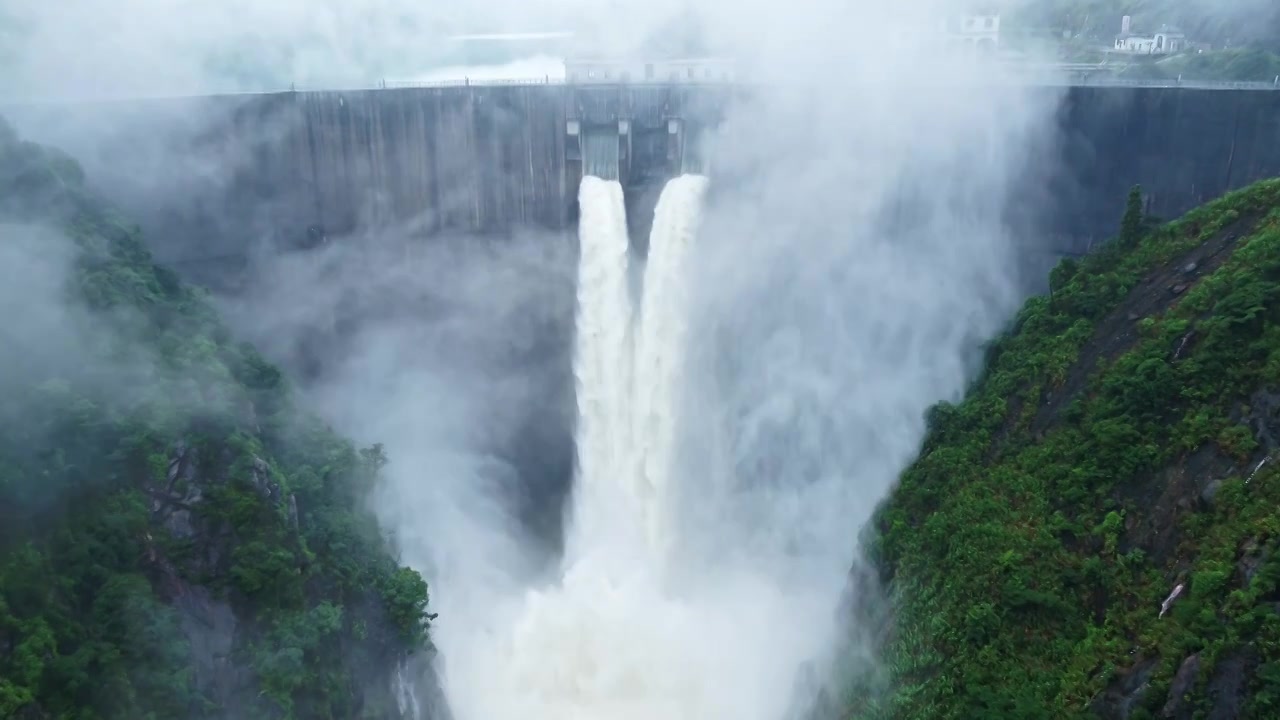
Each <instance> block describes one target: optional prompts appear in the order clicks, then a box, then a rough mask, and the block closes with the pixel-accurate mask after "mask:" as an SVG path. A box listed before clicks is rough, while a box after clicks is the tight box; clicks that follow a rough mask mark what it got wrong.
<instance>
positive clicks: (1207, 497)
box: [1200, 480, 1222, 505]
mask: <svg viewBox="0 0 1280 720" xmlns="http://www.w3.org/2000/svg"><path fill="white" fill-rule="evenodd" d="M1221 489H1222V480H1210V481H1209V484H1208V485H1205V486H1204V489H1203V490H1201V491H1200V499H1201V500H1203V501H1204V502H1205V504H1206V505H1212V504H1213V499H1214V498H1215V497H1217V496H1218V491H1219V490H1221Z"/></svg>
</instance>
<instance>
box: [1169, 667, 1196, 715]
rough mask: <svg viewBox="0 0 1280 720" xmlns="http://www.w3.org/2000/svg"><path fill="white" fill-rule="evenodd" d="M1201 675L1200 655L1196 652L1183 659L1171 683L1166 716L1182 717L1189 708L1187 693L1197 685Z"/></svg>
mask: <svg viewBox="0 0 1280 720" xmlns="http://www.w3.org/2000/svg"><path fill="white" fill-rule="evenodd" d="M1199 677H1200V655H1199V654H1195V655H1192V656H1190V657H1188V658H1187V659H1186V660H1183V661H1182V665H1181V666H1179V667H1178V672H1177V674H1176V675H1174V676H1173V682H1172V683H1171V684H1170V685H1169V699H1168V700H1167V701H1166V702H1165V704H1164V710H1163V715H1164V717H1167V718H1176V717H1181V716H1182V715H1184V714H1185V713H1186V712H1187V710H1189V707H1188V703H1187V702H1186V695H1187V693H1189V692H1191V690H1192V688H1194V687H1195V686H1196V680H1197V679H1198V678H1199Z"/></svg>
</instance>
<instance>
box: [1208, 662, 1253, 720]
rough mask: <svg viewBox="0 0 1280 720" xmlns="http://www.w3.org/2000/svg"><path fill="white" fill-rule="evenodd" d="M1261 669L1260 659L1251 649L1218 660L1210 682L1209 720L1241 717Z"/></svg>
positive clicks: (1227, 719) (1230, 719)
mask: <svg viewBox="0 0 1280 720" xmlns="http://www.w3.org/2000/svg"><path fill="white" fill-rule="evenodd" d="M1257 667H1258V656H1257V653H1256V652H1255V651H1254V650H1253V649H1252V648H1244V649H1242V650H1236V651H1234V652H1231V653H1228V654H1227V656H1226V657H1224V658H1221V659H1219V660H1218V663H1217V666H1216V667H1215V668H1214V670H1213V677H1211V678H1210V679H1209V688H1208V693H1209V697H1210V698H1211V700H1212V703H1213V704H1212V707H1211V708H1210V710H1209V720H1235V719H1236V718H1239V717H1241V713H1242V711H1243V710H1244V705H1245V701H1246V699H1247V696H1246V692H1247V690H1248V687H1247V686H1248V684H1249V679H1250V678H1251V677H1252V676H1253V673H1254V671H1255V670H1256V669H1257Z"/></svg>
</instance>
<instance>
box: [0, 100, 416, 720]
mask: <svg viewBox="0 0 1280 720" xmlns="http://www.w3.org/2000/svg"><path fill="white" fill-rule="evenodd" d="M82 182H83V173H82V172H81V171H80V169H79V167H78V166H77V165H76V163H75V162H74V161H73V160H71V159H70V158H68V157H66V156H65V155H63V154H61V153H59V152H57V151H55V150H52V149H49V148H45V147H41V146H38V145H34V144H30V143H24V142H21V141H19V140H18V139H17V138H16V137H15V136H14V134H13V132H12V131H11V130H9V129H8V128H7V127H6V126H4V125H3V123H0V223H5V224H4V225H0V243H16V242H17V238H19V237H22V238H26V239H30V238H33V237H34V238H38V239H39V241H40V242H42V243H45V245H44V246H42V247H41V250H42V252H40V253H38V254H37V259H47V258H58V257H62V256H65V257H66V258H67V262H66V263H64V264H65V266H66V267H65V268H62V269H63V270H65V273H64V274H65V277H64V278H63V279H62V281H60V282H59V284H57V285H56V287H57V291H58V292H57V295H56V296H55V297H53V298H40V297H33V298H32V299H31V306H30V307H12V306H9V307H6V308H5V313H6V314H8V317H6V318H4V319H3V320H0V339H3V342H0V374H3V377H0V389H3V391H4V393H5V396H4V403H3V405H0V428H2V429H0V717H5V718H11V717H12V718H30V719H33V720H34V719H39V718H54V717H57V718H75V719H79V720H93V719H99V718H102V719H106V718H121V719H128V720H145V719H146V718H156V719H157V720H159V719H166V720H167V719H170V718H188V717H193V718H194V717H201V716H205V715H208V716H214V715H216V716H218V717H222V716H224V715H230V716H234V717H243V718H258V717H263V718H303V717H305V718H373V717H392V716H394V712H393V708H392V705H391V700H392V699H391V698H390V697H389V681H388V680H387V678H389V669H390V668H393V667H394V666H395V663H396V662H397V661H398V659H399V658H401V657H403V656H404V655H405V654H408V653H411V652H414V651H416V650H419V649H423V648H425V647H427V644H428V643H427V629H428V620H429V616H428V615H427V614H426V604H427V587H426V584H425V583H424V582H423V580H422V579H421V577H419V576H418V575H417V573H415V572H413V571H411V570H407V569H404V568H401V567H398V566H397V564H396V563H395V562H394V561H393V559H392V558H391V556H390V554H389V552H388V548H387V545H386V542H385V540H384V539H383V537H382V536H381V534H380V533H379V531H378V529H377V526H376V524H375V521H374V518H373V517H372V516H371V515H370V514H369V513H368V512H367V511H366V510H365V509H364V504H363V500H364V498H365V497H366V496H367V494H368V492H369V490H370V488H371V486H372V484H373V483H374V482H375V480H376V476H377V472H378V470H379V468H381V467H382V466H383V465H384V464H385V463H386V462H387V459H386V457H385V456H384V455H383V453H382V449H381V448H380V447H374V448H369V449H366V450H361V451H357V449H356V448H354V447H352V446H351V445H350V444H349V443H348V442H346V441H344V440H343V439H341V438H339V437H337V436H336V435H334V434H333V433H332V432H331V431H329V430H328V429H327V428H326V427H324V426H323V425H322V424H320V423H319V422H318V421H317V420H315V419H314V418H312V417H309V416H307V415H306V414H305V413H302V412H300V411H299V410H297V409H296V408H295V406H294V403H293V400H292V398H291V394H290V391H289V388H288V387H287V383H286V382H285V380H284V378H283V377H282V375H281V373H280V372H279V371H278V370H277V369H276V368H274V367H272V366H271V365H270V364H268V363H267V362H265V361H264V360H263V359H262V358H261V357H259V355H258V354H257V353H256V352H254V350H253V349H252V348H251V347H248V346H247V345H244V344H240V343H237V342H235V341H234V340H233V338H232V337H231V336H230V334H229V333H228V331H227V329H226V328H225V327H224V326H223V325H222V324H221V323H220V322H219V320H218V318H217V317H216V315H215V313H214V312H213V310H212V309H211V307H210V305H209V304H208V302H206V300H205V298H204V297H203V296H202V294H201V293H200V292H198V291H196V290H194V289H192V288H190V287H187V286H185V285H183V284H182V283H181V282H179V281H178V279H177V278H176V276H174V275H173V274H172V273H171V272H170V271H168V270H166V269H164V268H162V267H158V266H156V265H155V264H153V263H152V261H151V257H150V255H149V254H148V252H147V251H146V249H145V248H144V246H143V244H142V242H141V239H140V237H139V231H138V229H137V228H136V227H133V226H130V225H128V224H126V223H124V222H123V221H122V220H121V219H119V218H118V217H116V215H115V214H114V213H113V212H112V211H111V210H110V209H109V208H107V207H106V206H105V205H103V204H102V203H101V202H100V201H98V200H97V199H95V198H94V197H92V196H91V195H89V194H88V193H87V192H86V191H85V190H84V189H83V187H82ZM0 249H4V248H3V246H0ZM45 250H47V252H45ZM55 265H57V263H56V262H55V261H53V260H50V261H49V262H47V263H44V264H43V265H42V264H39V263H37V264H34V265H33V266H32V267H36V268H42V267H46V266H49V267H53V266H55ZM5 271H7V272H8V273H9V274H8V275H6V276H5V278H6V279H5V280H4V282H6V283H11V285H10V289H11V288H12V287H13V285H12V283H24V282H28V281H32V282H34V281H33V280H32V279H31V278H28V277H25V276H24V274H23V268H14V267H7V268H5ZM28 274H29V272H28ZM55 305H56V306H59V313H54V314H52V315H49V314H48V313H46V312H45V311H46V310H48V309H49V308H48V307H47V306H55ZM32 315H41V317H43V318H44V320H42V322H46V326H42V327H40V328H39V330H40V332H39V333H37V334H34V335H31V337H37V338H45V339H47V342H41V343H34V344H33V343H28V344H27V345H21V344H15V343H13V342H12V338H13V337H14V335H13V334H12V333H13V332H16V330H15V328H19V327H20V326H21V322H22V321H23V320H24V319H26V320H30V316H32ZM46 316H47V317H46ZM49 317H52V318H53V321H51V322H48V318H49ZM19 336H20V334H19ZM36 345H43V347H37V346H36Z"/></svg>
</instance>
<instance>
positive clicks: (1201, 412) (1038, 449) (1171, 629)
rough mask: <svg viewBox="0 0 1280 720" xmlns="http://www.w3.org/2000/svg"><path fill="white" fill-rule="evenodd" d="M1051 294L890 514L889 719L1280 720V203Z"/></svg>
mask: <svg viewBox="0 0 1280 720" xmlns="http://www.w3.org/2000/svg"><path fill="white" fill-rule="evenodd" d="M1131 207H1133V209H1134V210H1135V211H1136V209H1137V207H1136V204H1134V205H1132V206H1131ZM1051 286H1052V293H1051V294H1050V295H1049V296H1046V297H1039V298H1035V299H1033V300H1031V301H1030V302H1028V303H1027V305H1026V307H1025V308H1024V309H1023V311H1022V313H1021V314H1020V315H1019V316H1018V318H1017V320H1016V324H1015V326H1014V328H1013V329H1012V331H1011V332H1010V333H1009V334H1008V335H1007V336H1005V337H1004V338H1002V339H1000V340H999V341H998V342H996V343H995V344H994V345H993V347H992V348H991V349H990V352H989V357H988V367H987V370H986V373H985V376H984V377H983V378H982V379H981V381H980V382H979V383H978V384H977V385H976V387H975V388H974V389H973V390H972V392H971V393H970V395H969V396H968V398H967V399H966V400H965V401H964V402H963V403H962V404H960V405H958V406H953V405H942V406H939V407H937V408H936V409H935V410H933V411H932V414H931V418H930V426H931V431H930V434H929V437H928V439H927V441H926V443H925V446H924V449H923V451H922V455H921V457H920V459H919V460H918V461H917V462H916V463H915V465H914V466H913V467H911V468H910V469H909V470H908V471H907V472H906V473H905V475H904V476H903V478H902V483H901V487H900V488H899V490H898V491H897V493H896V495H895V496H894V498H893V499H892V500H891V502H889V503H888V504H887V506H886V507H885V508H884V509H883V511H882V513H881V515H880V518H879V529H880V537H879V540H878V547H877V553H878V560H879V562H880V563H881V566H882V568H883V569H884V572H885V575H886V577H888V578H889V580H890V583H891V587H892V588H893V591H894V597H895V601H896V603H897V604H898V608H899V610H898V618H897V621H896V623H895V626H894V630H893V633H892V636H891V638H890V639H889V641H888V648H887V661H888V664H889V672H890V674H891V676H892V681H893V692H892V693H890V694H889V696H888V697H887V698H884V699H883V702H882V705H881V707H880V708H879V710H880V712H879V713H878V715H879V716H883V717H898V718H922V719H923V718H929V719H930V720H936V719H938V718H997V717H998V718H1068V717H1091V716H1103V717H1132V718H1141V717H1176V718H1193V717H1195V718H1234V717H1252V718H1275V717H1280V553H1278V552H1277V547H1278V546H1280V467H1278V466H1277V462H1276V460H1277V459H1280V458H1278V456H1277V453H1278V451H1280V181H1268V182H1264V183H1261V184H1259V185H1256V186H1254V187H1251V188H1248V189H1246V190H1243V191H1240V192H1236V193H1233V194H1231V195H1230V196H1227V197H1225V198H1224V199H1221V200H1219V201H1217V202H1214V203H1212V204H1210V205H1208V206H1205V207H1203V208H1201V209H1198V210H1196V211H1194V212H1192V213H1191V214H1189V215H1188V216H1186V217H1185V218H1182V219H1181V220H1178V221H1177V222H1174V223H1171V224H1169V225H1167V226H1163V227H1160V228H1155V229H1152V228H1143V227H1141V226H1140V225H1139V224H1138V222H1137V218H1136V217H1133V216H1131V217H1129V218H1128V222H1127V223H1126V228H1125V230H1124V231H1123V233H1122V236H1121V238H1120V239H1119V240H1118V241H1116V242H1115V243H1113V244H1111V245H1110V246H1108V247H1106V248H1105V249H1104V250H1103V251H1101V252H1100V253H1098V254H1097V255H1095V256H1092V257H1089V258H1087V259H1085V260H1084V261H1082V262H1079V263H1077V262H1075V261H1066V262H1064V263H1063V264H1062V265H1060V266H1059V267H1058V268H1057V269H1056V270H1055V271H1054V272H1053V275H1052V279H1051ZM1179 587H1180V588H1181V591H1180V594H1179V595H1178V596H1177V597H1176V598H1175V599H1174V600H1173V601H1172V602H1171V604H1170V605H1169V607H1168V610H1167V612H1164V613H1162V610H1161V606H1162V603H1163V602H1164V601H1165V600H1166V598H1167V597H1168V596H1169V595H1170V594H1171V593H1172V592H1173V591H1174V589H1175V588H1179Z"/></svg>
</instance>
